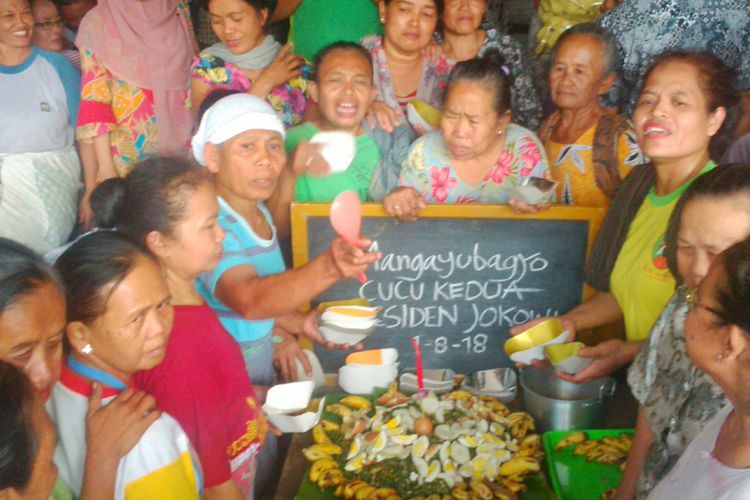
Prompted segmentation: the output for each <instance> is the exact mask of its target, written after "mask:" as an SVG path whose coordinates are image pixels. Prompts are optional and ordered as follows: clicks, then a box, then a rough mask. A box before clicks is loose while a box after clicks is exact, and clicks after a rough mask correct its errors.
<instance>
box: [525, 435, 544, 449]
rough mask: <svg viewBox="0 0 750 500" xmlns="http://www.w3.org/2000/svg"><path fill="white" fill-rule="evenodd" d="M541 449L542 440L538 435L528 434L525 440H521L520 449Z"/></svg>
mask: <svg viewBox="0 0 750 500" xmlns="http://www.w3.org/2000/svg"><path fill="white" fill-rule="evenodd" d="M541 447H542V440H541V438H540V437H539V434H529V435H528V436H526V437H525V438H523V441H521V449H522V450H525V449H532V450H538V449H540V448H541Z"/></svg>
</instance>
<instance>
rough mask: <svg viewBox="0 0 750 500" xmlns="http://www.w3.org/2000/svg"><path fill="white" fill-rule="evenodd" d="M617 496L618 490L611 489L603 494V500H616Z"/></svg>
mask: <svg viewBox="0 0 750 500" xmlns="http://www.w3.org/2000/svg"><path fill="white" fill-rule="evenodd" d="M616 496H617V488H610V489H608V490H605V491H604V492H603V493H602V497H601V498H602V500H614V498H615V497H616Z"/></svg>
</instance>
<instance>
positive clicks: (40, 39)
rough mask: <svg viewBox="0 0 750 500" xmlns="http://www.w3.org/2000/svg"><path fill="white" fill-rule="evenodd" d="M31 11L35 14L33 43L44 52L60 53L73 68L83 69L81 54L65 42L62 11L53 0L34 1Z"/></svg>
mask: <svg viewBox="0 0 750 500" xmlns="http://www.w3.org/2000/svg"><path fill="white" fill-rule="evenodd" d="M31 9H32V11H33V14H34V32H33V35H32V43H33V44H34V46H36V47H39V48H40V49H42V50H48V51H50V52H59V53H61V54H62V55H64V56H65V59H67V60H68V61H70V62H71V64H73V66H75V67H76V68H78V70H79V71H80V69H81V54H80V53H79V52H78V51H77V50H75V49H74V48H73V47H71V46H70V44H69V43H68V42H67V40H65V29H64V27H63V19H62V17H60V11H59V10H58V8H57V5H55V4H54V3H53V2H52V1H51V0H33V1H32V2H31Z"/></svg>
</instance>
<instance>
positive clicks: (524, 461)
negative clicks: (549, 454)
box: [500, 456, 539, 476]
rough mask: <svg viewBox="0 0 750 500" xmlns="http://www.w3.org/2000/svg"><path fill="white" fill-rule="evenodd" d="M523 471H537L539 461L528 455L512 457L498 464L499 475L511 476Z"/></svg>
mask: <svg viewBox="0 0 750 500" xmlns="http://www.w3.org/2000/svg"><path fill="white" fill-rule="evenodd" d="M525 472H539V462H537V461H536V460H534V459H533V458H529V457H518V456H517V457H513V458H511V459H510V460H508V461H507V462H505V463H504V464H503V465H501V466H500V475H501V476H512V475H514V474H519V473H525Z"/></svg>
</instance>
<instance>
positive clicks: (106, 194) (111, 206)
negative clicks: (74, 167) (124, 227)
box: [89, 177, 125, 229]
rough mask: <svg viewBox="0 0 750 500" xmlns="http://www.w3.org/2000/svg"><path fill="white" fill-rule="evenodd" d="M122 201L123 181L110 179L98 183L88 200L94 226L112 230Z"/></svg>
mask: <svg viewBox="0 0 750 500" xmlns="http://www.w3.org/2000/svg"><path fill="white" fill-rule="evenodd" d="M124 199H125V179H123V178H122V177H112V178H110V179H106V180H104V181H102V182H100V183H99V185H98V186H96V187H95V188H94V191H92V193H91V198H90V199H89V203H90V204H91V211H92V212H94V219H95V220H96V225H97V226H98V227H100V228H106V229H111V228H114V227H115V226H116V225H117V219H118V218H119V213H120V208H121V207H122V204H123V200H124Z"/></svg>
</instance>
